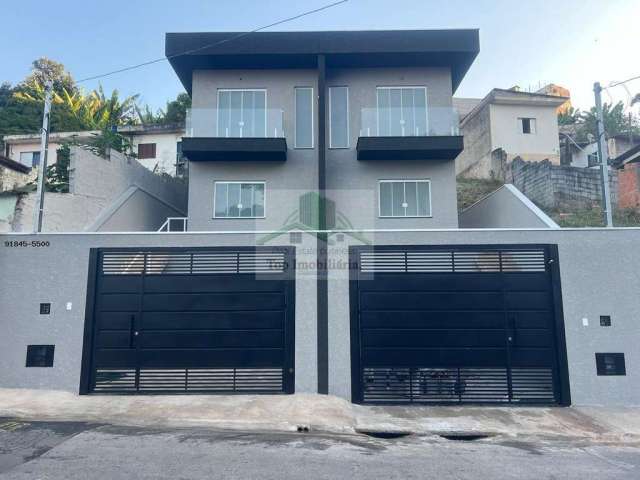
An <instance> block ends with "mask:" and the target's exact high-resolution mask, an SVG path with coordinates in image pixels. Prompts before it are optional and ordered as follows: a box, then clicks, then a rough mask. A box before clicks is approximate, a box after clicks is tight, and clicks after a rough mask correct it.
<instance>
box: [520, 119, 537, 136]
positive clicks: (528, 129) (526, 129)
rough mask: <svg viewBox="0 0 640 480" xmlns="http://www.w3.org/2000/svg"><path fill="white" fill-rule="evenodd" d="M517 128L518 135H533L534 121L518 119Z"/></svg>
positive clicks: (534, 130)
mask: <svg viewBox="0 0 640 480" xmlns="http://www.w3.org/2000/svg"><path fill="white" fill-rule="evenodd" d="M518 127H519V129H520V133H522V134H524V135H535V133H536V119H535V118H529V117H522V118H518Z"/></svg>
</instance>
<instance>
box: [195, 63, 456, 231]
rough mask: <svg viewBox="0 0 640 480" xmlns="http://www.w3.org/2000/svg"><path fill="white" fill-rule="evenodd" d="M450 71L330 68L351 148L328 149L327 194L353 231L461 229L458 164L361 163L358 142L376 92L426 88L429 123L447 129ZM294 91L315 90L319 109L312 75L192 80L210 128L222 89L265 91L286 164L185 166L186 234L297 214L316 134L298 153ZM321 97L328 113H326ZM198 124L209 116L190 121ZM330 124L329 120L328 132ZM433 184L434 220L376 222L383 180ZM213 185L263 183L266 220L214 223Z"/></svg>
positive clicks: (278, 223)
mask: <svg viewBox="0 0 640 480" xmlns="http://www.w3.org/2000/svg"><path fill="white" fill-rule="evenodd" d="M451 82H452V81H451V72H450V71H449V69H447V68H418V67H412V68H408V67H407V68H398V67H396V68H375V69H371V68H366V69H330V70H329V71H328V74H327V88H331V87H334V86H342V87H343V86H346V87H348V92H349V93H348V108H349V146H348V148H329V149H328V151H327V155H326V165H327V169H326V171H327V173H326V194H327V197H328V198H329V199H331V200H333V201H335V202H336V210H337V211H339V212H340V213H341V214H343V215H344V216H345V217H346V218H348V219H349V221H350V223H351V225H352V226H353V227H356V228H455V227H457V225H458V218H457V205H456V186H455V164H454V162H453V161H452V160H444V159H442V160H428V161H427V160H403V161H399V160H389V161H376V162H363V161H358V160H357V158H356V144H357V142H358V137H359V135H360V132H361V129H362V120H361V112H362V109H374V108H375V107H376V89H377V87H380V86H424V87H426V91H427V108H428V109H429V122H430V125H432V126H433V128H436V129H440V130H443V129H446V128H447V126H448V124H449V123H450V121H451V117H450V116H449V115H448V114H449V113H450V109H451V95H452V83H451ZM295 87H312V88H313V91H314V99H315V101H314V105H313V111H314V112H315V111H316V110H317V107H318V106H317V74H316V72H315V71H313V70H304V69H303V70H295V69H291V70H260V71H255V70H242V71H239V70H231V71H227V70H222V71H221V70H208V71H204V70H201V71H196V72H194V74H193V93H192V95H193V108H194V109H196V110H200V111H202V112H207V111H208V112H210V118H211V126H210V127H206V126H203V125H200V129H201V131H207V128H213V123H214V117H215V115H216V110H215V109H216V107H217V105H216V101H217V92H218V90H219V89H234V88H235V89H237V88H246V89H265V90H266V92H267V93H266V98H267V109H282V110H283V112H284V113H283V115H284V132H285V137H286V141H287V147H288V148H287V160H286V161H285V162H220V161H210V162H190V167H189V168H190V173H189V175H190V177H189V227H188V228H189V230H190V231H218V230H253V229H257V230H269V229H278V228H281V227H282V226H283V225H284V223H285V220H286V218H287V217H288V216H289V215H290V214H291V213H293V212H294V211H295V210H296V209H297V208H298V202H299V198H300V196H301V195H303V194H305V193H307V192H310V191H317V188H318V183H317V175H318V141H317V140H318V138H317V136H318V128H317V125H315V123H314V131H313V137H314V143H313V148H304V149H298V148H295V142H294V131H295V130H294V125H295V97H294V88H295ZM328 102H329V99H328V98H327V99H326V108H327V109H328V108H329V104H328ZM194 117H197V119H198V121H199V122H200V123H202V121H203V119H204V118H206V117H207V115H206V114H205V115H202V114H198V115H194ZM329 128H330V124H329V119H327V122H326V129H327V132H328V131H329ZM394 179H412V180H415V179H419V180H423V179H424V180H430V181H431V207H432V215H431V216H430V217H426V218H380V217H379V215H378V182H379V181H380V180H394ZM215 181H261V182H265V189H266V190H265V191H266V200H265V203H266V209H265V210H266V212H265V218H260V219H250V220H238V219H214V218H213V193H214V182H215Z"/></svg>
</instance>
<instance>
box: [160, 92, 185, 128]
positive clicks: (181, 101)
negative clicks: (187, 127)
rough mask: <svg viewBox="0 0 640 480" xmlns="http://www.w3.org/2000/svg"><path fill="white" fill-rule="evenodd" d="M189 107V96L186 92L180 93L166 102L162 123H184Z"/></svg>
mask: <svg viewBox="0 0 640 480" xmlns="http://www.w3.org/2000/svg"><path fill="white" fill-rule="evenodd" d="M189 108H191V97H190V96H189V95H188V94H187V93H184V92H183V93H180V94H179V95H178V96H177V97H176V99H175V100H172V101H170V102H167V110H166V113H165V114H164V118H163V120H162V123H177V124H180V125H184V122H185V120H186V118H187V109H189Z"/></svg>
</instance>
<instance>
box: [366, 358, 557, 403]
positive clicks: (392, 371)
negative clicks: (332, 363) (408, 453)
mask: <svg viewBox="0 0 640 480" xmlns="http://www.w3.org/2000/svg"><path fill="white" fill-rule="evenodd" d="M511 377H512V399H511V401H510V400H509V386H508V378H507V369H506V368H401V367H397V368H364V369H363V378H362V380H363V387H364V391H363V393H364V398H363V400H364V401H365V402H367V403H465V402H468V403H523V404H532V403H543V404H550V403H554V402H555V397H554V391H553V374H552V371H551V369H544V368H513V369H512V371H511Z"/></svg>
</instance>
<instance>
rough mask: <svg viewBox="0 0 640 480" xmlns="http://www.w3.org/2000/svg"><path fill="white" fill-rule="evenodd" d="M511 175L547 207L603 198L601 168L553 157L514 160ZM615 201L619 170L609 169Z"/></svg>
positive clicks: (587, 205) (614, 200) (579, 204)
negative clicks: (567, 163)
mask: <svg viewBox="0 0 640 480" xmlns="http://www.w3.org/2000/svg"><path fill="white" fill-rule="evenodd" d="M507 179H508V180H509V181H510V182H511V183H513V185H515V186H516V188H518V189H519V190H520V191H521V192H522V193H524V194H525V195H526V196H527V197H529V198H530V199H531V200H532V201H534V202H535V203H536V204H537V205H540V206H542V207H546V208H575V207H578V208H590V207H591V206H592V205H599V204H600V202H601V201H602V193H601V191H602V182H601V174H600V170H599V169H597V168H580V167H569V166H565V165H554V164H553V163H551V162H550V161H549V160H543V161H541V162H525V161H523V160H522V159H520V158H516V159H514V160H513V162H511V163H510V171H509V172H508V173H507ZM609 187H610V190H611V201H612V203H613V204H614V205H617V204H618V174H617V172H616V171H615V170H610V171H609Z"/></svg>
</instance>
